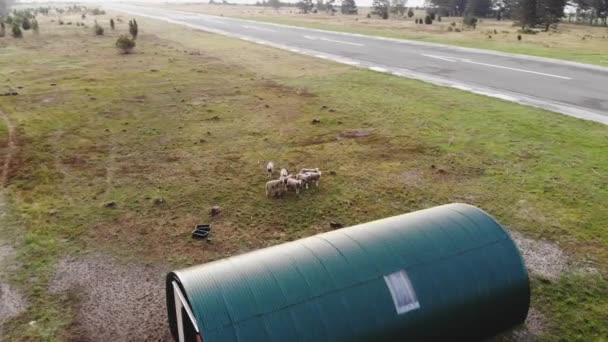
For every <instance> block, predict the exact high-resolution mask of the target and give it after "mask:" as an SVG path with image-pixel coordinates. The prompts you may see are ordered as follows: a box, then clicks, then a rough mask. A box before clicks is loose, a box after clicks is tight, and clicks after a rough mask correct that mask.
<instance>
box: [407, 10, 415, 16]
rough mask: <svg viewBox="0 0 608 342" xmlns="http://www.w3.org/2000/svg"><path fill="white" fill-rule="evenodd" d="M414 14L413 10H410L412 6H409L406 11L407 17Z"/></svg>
mask: <svg viewBox="0 0 608 342" xmlns="http://www.w3.org/2000/svg"><path fill="white" fill-rule="evenodd" d="M413 16H414V11H413V10H412V8H411V7H410V9H409V10H408V11H407V17H408V18H411V17H413Z"/></svg>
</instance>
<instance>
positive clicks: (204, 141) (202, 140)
mask: <svg viewBox="0 0 608 342" xmlns="http://www.w3.org/2000/svg"><path fill="white" fill-rule="evenodd" d="M198 142H200V143H206V142H207V140H205V139H203V138H201V139H199V140H198Z"/></svg>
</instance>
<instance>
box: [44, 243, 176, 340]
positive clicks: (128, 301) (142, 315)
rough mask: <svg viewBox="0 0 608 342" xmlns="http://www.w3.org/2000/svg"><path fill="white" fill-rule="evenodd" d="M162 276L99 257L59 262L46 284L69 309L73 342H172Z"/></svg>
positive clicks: (146, 268)
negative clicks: (71, 317)
mask: <svg viewBox="0 0 608 342" xmlns="http://www.w3.org/2000/svg"><path fill="white" fill-rule="evenodd" d="M165 274H166V270H164V269H163V268H161V267H157V266H149V265H142V264H137V263H129V264H128V265H127V264H124V263H120V262H118V261H117V260H115V259H113V258H111V257H108V256H105V255H99V254H91V255H85V256H79V257H78V258H67V259H63V260H61V261H60V262H59V263H58V264H57V267H56V272H55V276H54V278H53V279H52V280H51V282H50V284H49V290H50V292H51V293H53V294H63V295H66V296H67V297H68V299H69V302H71V303H74V304H73V308H72V309H73V314H74V322H73V325H72V326H71V328H70V331H69V335H70V336H71V339H72V340H74V341H171V340H172V339H171V336H170V334H169V331H168V325H167V320H166V312H165V282H164V276H165Z"/></svg>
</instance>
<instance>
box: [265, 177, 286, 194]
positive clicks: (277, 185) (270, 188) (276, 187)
mask: <svg viewBox="0 0 608 342" xmlns="http://www.w3.org/2000/svg"><path fill="white" fill-rule="evenodd" d="M286 190H287V189H286V187H285V181H284V180H282V179H275V180H271V181H268V182H266V197H271V196H272V197H275V196H281V195H283V194H284V193H285V191H286Z"/></svg>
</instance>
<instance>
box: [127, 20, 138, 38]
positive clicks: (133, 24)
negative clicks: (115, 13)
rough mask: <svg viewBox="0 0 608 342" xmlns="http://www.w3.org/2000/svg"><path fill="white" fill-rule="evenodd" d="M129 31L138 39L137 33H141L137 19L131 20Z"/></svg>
mask: <svg viewBox="0 0 608 342" xmlns="http://www.w3.org/2000/svg"><path fill="white" fill-rule="evenodd" d="M129 33H130V34H131V37H133V40H135V39H137V35H138V34H139V26H137V21H135V19H133V20H129Z"/></svg>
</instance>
